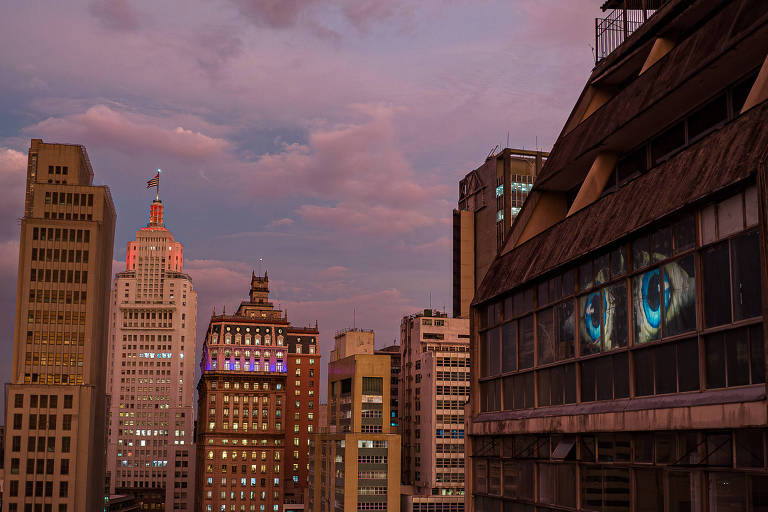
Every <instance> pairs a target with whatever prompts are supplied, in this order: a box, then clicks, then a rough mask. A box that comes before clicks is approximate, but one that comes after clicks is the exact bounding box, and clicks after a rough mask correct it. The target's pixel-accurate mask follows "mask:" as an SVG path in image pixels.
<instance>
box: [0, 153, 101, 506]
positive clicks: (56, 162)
mask: <svg viewBox="0 0 768 512" xmlns="http://www.w3.org/2000/svg"><path fill="white" fill-rule="evenodd" d="M114 233H115V207H114V205H113V203H112V198H111V196H110V193H109V189H108V188H107V187H103V186H94V185H93V169H92V167H91V163H90V161H89V159H88V154H87V153H86V151H85V148H84V147H83V146H78V145H69V144H50V143H44V142H43V141H42V140H40V139H32V142H31V145H30V148H29V160H28V164H27V184H26V198H25V203H24V217H23V218H22V219H21V241H20V247H19V274H18V275H19V277H18V283H17V291H16V320H15V329H14V331H15V332H14V347H13V362H12V374H11V382H10V384H8V385H7V388H6V397H7V403H6V414H7V415H6V427H7V431H6V436H5V455H6V459H7V460H8V463H7V464H6V475H7V478H6V486H5V490H6V492H5V495H4V497H3V498H4V499H3V512H22V511H27V510H33V511H36V510H44V511H47V510H52V511H57V512H80V511H86V512H96V511H100V510H102V509H103V507H104V453H105V452H106V450H105V445H106V434H105V424H106V421H105V411H106V402H105V395H106V393H105V390H106V361H107V319H108V308H109V306H108V305H109V285H110V278H111V272H112V246H113V240H114Z"/></svg>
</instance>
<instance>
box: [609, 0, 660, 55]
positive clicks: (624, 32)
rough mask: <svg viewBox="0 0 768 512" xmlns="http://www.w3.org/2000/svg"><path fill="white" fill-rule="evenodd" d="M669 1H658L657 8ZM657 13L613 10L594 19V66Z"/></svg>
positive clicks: (653, 10) (641, 10)
mask: <svg viewBox="0 0 768 512" xmlns="http://www.w3.org/2000/svg"><path fill="white" fill-rule="evenodd" d="M668 1H669V0H660V2H659V6H661V5H664V4H665V3H667V2H668ZM656 12H657V9H626V8H625V9H614V10H612V11H610V12H609V13H608V16H606V17H605V18H595V64H597V63H598V62H600V61H601V60H602V59H604V58H606V57H607V56H609V55H610V54H611V53H613V51H614V50H615V49H616V48H618V47H619V46H620V45H621V44H622V43H623V42H624V41H625V40H626V39H627V38H628V37H629V36H631V35H632V34H633V33H634V32H635V31H636V30H637V29H638V28H640V26H641V25H642V24H643V23H645V22H646V21H648V19H649V18H650V17H651V16H653V15H654V14H655V13H656Z"/></svg>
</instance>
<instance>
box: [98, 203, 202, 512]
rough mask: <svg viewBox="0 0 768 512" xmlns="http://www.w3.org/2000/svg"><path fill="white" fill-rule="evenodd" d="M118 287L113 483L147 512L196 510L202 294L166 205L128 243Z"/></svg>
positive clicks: (112, 368) (114, 490) (113, 336)
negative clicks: (186, 269)
mask: <svg viewBox="0 0 768 512" xmlns="http://www.w3.org/2000/svg"><path fill="white" fill-rule="evenodd" d="M125 260H126V261H125V263H126V269H125V271H123V272H120V273H118V274H117V275H116V276H115V280H114V285H113V287H112V301H111V315H110V336H109V359H108V364H109V367H108V375H107V386H108V389H109V393H110V408H109V420H110V423H109V431H108V438H109V443H108V450H107V480H108V484H109V492H110V494H113V495H132V496H134V497H135V498H136V500H137V501H138V503H139V505H140V507H141V508H143V509H145V510H158V509H159V510H166V511H168V512H173V511H177V510H190V511H191V510H193V508H194V490H193V488H194V475H195V448H194V437H193V435H194V432H193V429H194V427H193V421H194V417H195V409H194V396H195V388H194V375H195V327H196V324H197V293H196V292H195V290H194V287H193V285H192V280H191V279H190V277H189V276H188V275H186V274H184V273H183V270H184V248H183V246H182V245H181V243H180V242H177V241H175V239H174V237H173V234H172V233H171V232H170V231H169V230H168V229H167V228H166V227H165V224H164V222H163V203H162V201H160V200H159V199H156V200H154V201H153V202H152V204H151V206H150V214H149V223H148V224H147V225H146V226H144V227H142V228H141V229H139V230H138V231H137V232H136V240H135V241H132V242H128V248H127V251H126V258H125Z"/></svg>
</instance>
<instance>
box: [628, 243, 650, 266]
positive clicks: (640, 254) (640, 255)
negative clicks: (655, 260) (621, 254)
mask: <svg viewBox="0 0 768 512" xmlns="http://www.w3.org/2000/svg"><path fill="white" fill-rule="evenodd" d="M650 263H651V251H650V245H649V240H648V237H647V236H642V237H640V238H638V239H637V240H635V241H634V242H632V268H633V269H635V270H639V269H641V268H644V267H647V266H648V265H650Z"/></svg>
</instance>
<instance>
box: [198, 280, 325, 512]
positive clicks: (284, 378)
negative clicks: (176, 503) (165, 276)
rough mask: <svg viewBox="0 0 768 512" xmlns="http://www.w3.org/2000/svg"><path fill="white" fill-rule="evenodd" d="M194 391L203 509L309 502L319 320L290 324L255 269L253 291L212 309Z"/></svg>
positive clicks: (285, 511) (287, 509)
mask: <svg viewBox="0 0 768 512" xmlns="http://www.w3.org/2000/svg"><path fill="white" fill-rule="evenodd" d="M200 369H201V372H202V373H201V377H200V380H199V382H198V385H197V391H198V397H199V398H198V409H197V410H198V430H197V482H196V490H195V493H196V496H197V498H196V503H197V510H198V511H200V512H213V511H216V512H218V511H221V510H227V511H230V510H235V511H238V512H239V511H241V510H247V511H251V510H258V511H265V510H266V511H280V512H291V511H294V510H303V509H304V495H305V490H306V487H307V474H308V469H309V467H308V466H309V447H310V446H309V440H310V436H311V435H312V434H314V433H315V432H316V430H317V425H318V416H319V396H318V390H319V379H320V351H319V349H318V330H317V325H315V327H294V326H292V325H291V324H290V323H289V322H288V318H287V316H286V315H285V314H283V312H282V311H280V310H279V309H275V307H274V304H273V303H272V302H270V300H269V279H268V277H267V274H266V272H265V273H264V276H256V275H252V276H251V291H250V297H249V300H248V301H246V302H241V303H240V306H239V307H238V309H237V311H236V312H235V314H234V315H227V314H222V315H216V314H215V313H214V314H213V316H212V317H211V321H210V324H209V326H208V332H207V334H206V338H205V343H204V344H203V353H202V357H201V362H200Z"/></svg>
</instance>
